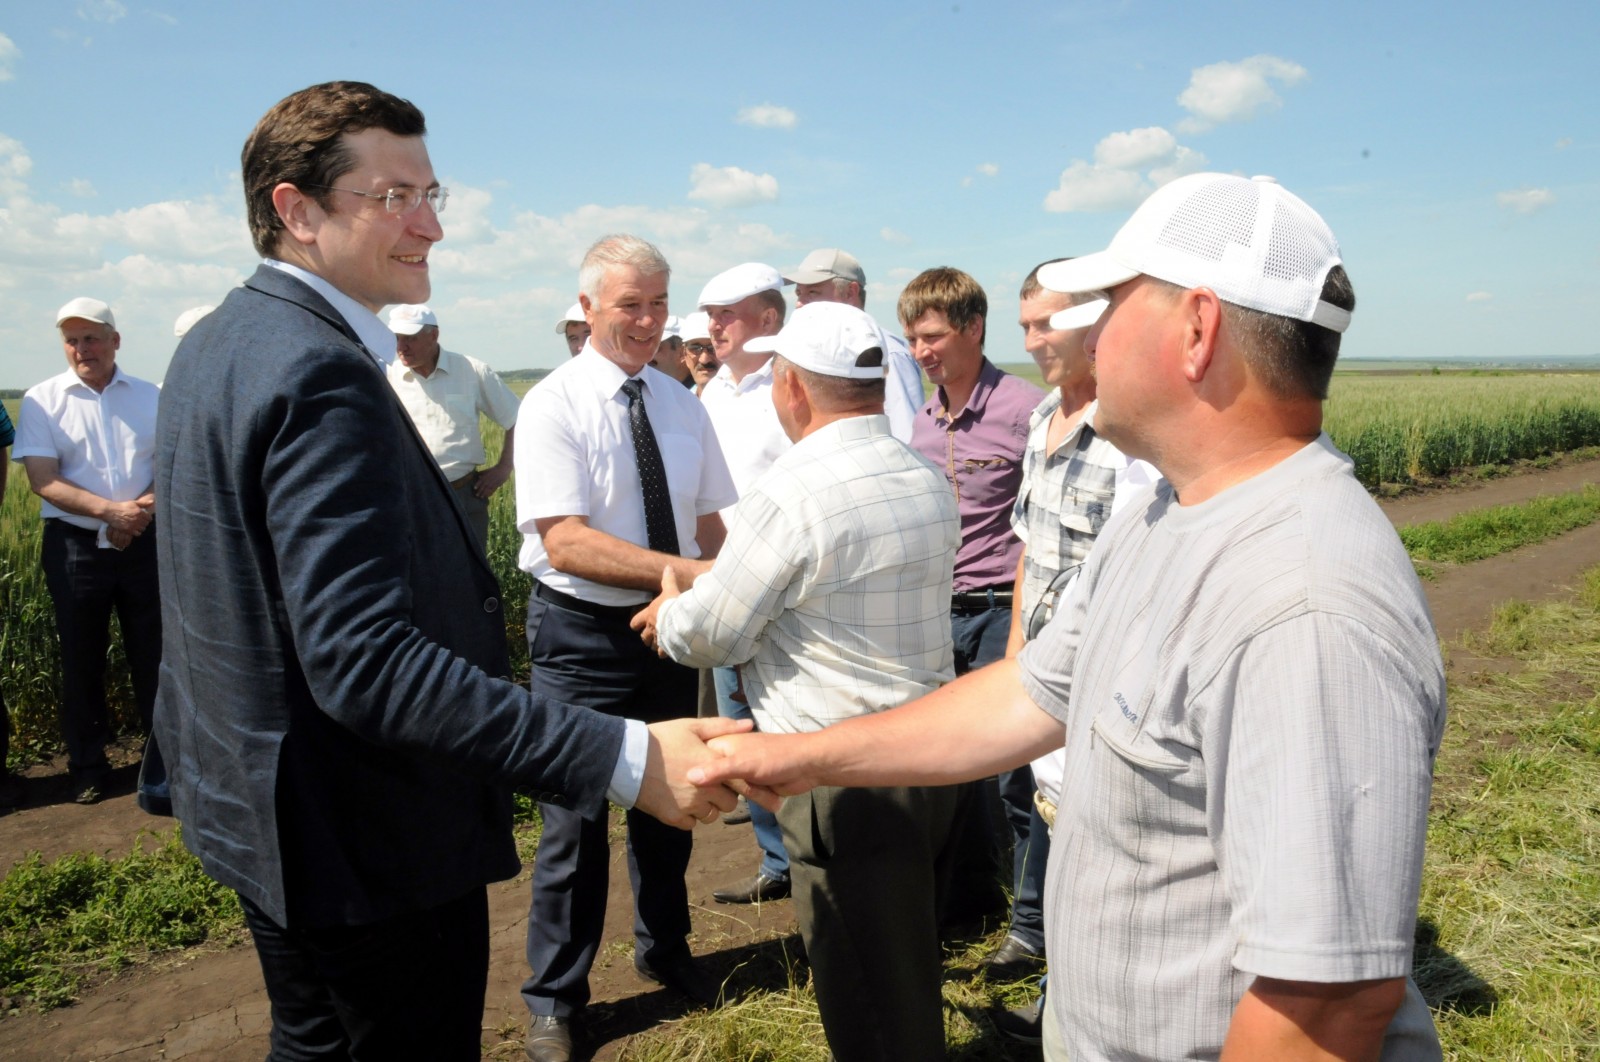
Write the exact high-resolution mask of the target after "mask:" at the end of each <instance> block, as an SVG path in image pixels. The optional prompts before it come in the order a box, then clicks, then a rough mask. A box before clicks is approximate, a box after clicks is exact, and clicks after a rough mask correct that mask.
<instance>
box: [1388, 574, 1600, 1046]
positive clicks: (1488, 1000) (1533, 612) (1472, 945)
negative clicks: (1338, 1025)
mask: <svg viewBox="0 0 1600 1062" xmlns="http://www.w3.org/2000/svg"><path fill="white" fill-rule="evenodd" d="M1468 648H1469V649H1470V650H1471V651H1472V652H1475V653H1478V654H1481V655H1483V656H1485V657H1493V658H1499V664H1500V665H1501V666H1496V667H1493V668H1475V667H1474V666H1473V665H1470V664H1469V665H1467V666H1466V667H1465V669H1464V670H1465V672H1466V673H1464V674H1460V673H1458V674H1454V675H1453V676H1452V682H1451V690H1450V716H1451V718H1450V724H1449V727H1448V730H1447V732H1446V737H1445V741H1444V747H1443V748H1442V749H1441V751H1440V754H1439V761H1438V767H1437V770H1436V772H1435V778H1436V781H1435V785H1434V799H1433V813H1432V816H1431V819H1430V824H1429V831H1428V852H1427V857H1426V863H1425V865H1424V874H1423V886H1422V904H1421V918H1422V921H1421V924H1420V926H1419V930H1418V947H1417V974H1416V975H1417V981H1418V983H1419V984H1420V985H1421V986H1422V989H1423V994H1424V995H1425V996H1427V997H1428V1000H1429V1002H1430V1003H1432V1004H1433V1005H1434V1007H1435V1009H1436V1018H1437V1020H1438V1024H1439V1032H1440V1035H1441V1037H1442V1038H1443V1040H1444V1044H1445V1057H1446V1058H1457V1059H1484V1060H1488V1059H1506V1058H1594V1057H1597V1055H1600V977H1597V976H1596V973H1595V972H1596V970H1600V696H1597V693H1600V568H1595V569H1591V570H1590V571H1589V572H1588V573H1587V574H1586V576H1585V577H1584V582H1583V585H1582V588H1581V589H1580V592H1579V593H1578V595H1577V596H1576V598H1575V599H1574V600H1571V601H1567V602H1554V603H1550V604H1545V605H1538V606H1529V605H1526V604H1520V603H1513V604H1511V605H1508V606H1505V607H1504V608H1502V609H1501V610H1500V611H1499V613H1498V615H1497V616H1496V618H1495V620H1494V623H1493V625H1492V626H1491V628H1490V629H1489V631H1488V632H1487V633H1484V634H1479V635H1476V636H1469V640H1468ZM1505 664H1509V668H1508V667H1506V666H1503V665H1505Z"/></svg>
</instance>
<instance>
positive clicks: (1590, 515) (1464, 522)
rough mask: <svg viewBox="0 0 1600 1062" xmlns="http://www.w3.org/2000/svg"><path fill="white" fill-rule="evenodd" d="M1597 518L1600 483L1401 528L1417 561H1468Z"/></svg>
mask: <svg viewBox="0 0 1600 1062" xmlns="http://www.w3.org/2000/svg"><path fill="white" fill-rule="evenodd" d="M1596 519H1600V487H1597V486H1596V485H1594V484H1592V483H1591V484H1588V485H1586V486H1584V487H1583V488H1582V489H1580V490H1575V491H1570V492H1568V493H1566V494H1554V495H1547V496H1544V497H1539V498H1534V499H1533V500H1532V501H1527V502H1523V503H1521V504H1518V505H1497V506H1494V507H1492V508H1488V509H1474V510H1472V511H1470V512H1465V513H1461V514H1459V515H1457V516H1453V517H1451V518H1450V519H1449V520H1441V521H1432V522H1429V523H1425V524H1413V525H1411V526H1409V527H1402V528H1400V541H1401V542H1402V543H1404V545H1405V547H1406V552H1408V553H1410V554H1411V556H1412V557H1413V558H1414V559H1416V560H1420V561H1437V562H1444V563H1449V564H1470V563H1472V562H1473V561H1477V560H1483V559H1485V558H1487V557H1493V556H1496V555H1498V554H1501V553H1505V552H1507V551H1509V550H1513V549H1516V548H1518V547H1519V546H1526V545H1530V544H1532V543H1534V542H1544V541H1546V540H1548V539H1552V538H1555V537H1556V536H1557V535H1560V534H1564V533H1565V532H1567V531H1571V530H1573V529H1574V528H1578V527H1584V526H1587V525H1589V524H1592V523H1594V522H1595V520H1596Z"/></svg>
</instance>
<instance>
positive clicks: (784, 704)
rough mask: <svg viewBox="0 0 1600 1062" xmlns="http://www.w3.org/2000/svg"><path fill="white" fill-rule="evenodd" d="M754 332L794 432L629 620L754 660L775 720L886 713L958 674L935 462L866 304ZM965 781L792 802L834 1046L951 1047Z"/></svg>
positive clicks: (769, 717) (851, 1055) (799, 883)
mask: <svg viewBox="0 0 1600 1062" xmlns="http://www.w3.org/2000/svg"><path fill="white" fill-rule="evenodd" d="M746 349H747V350H751V349H753V350H758V351H768V352H774V351H775V352H776V355H777V356H776V357H775V358H773V366H774V370H773V383H772V395H773V401H774V405H775V407H776V409H777V413H778V417H779V419H780V420H781V421H782V423H783V428H784V431H785V433H786V434H787V435H788V437H789V438H790V439H792V440H793V441H794V446H793V447H792V448H791V449H790V450H788V451H787V452H785V453H784V454H783V455H782V456H780V457H779V458H778V459H777V461H776V462H774V463H773V465H772V468H771V469H770V470H768V472H767V474H766V475H765V476H763V477H762V478H761V480H760V482H759V483H757V484H755V485H754V486H753V487H752V488H751V489H750V490H748V491H746V492H745V493H744V494H743V495H742V496H741V497H740V499H739V506H738V508H737V509H736V510H735V513H734V518H733V524H732V527H731V528H730V530H729V532H728V541H727V543H726V549H725V550H724V551H723V553H722V554H721V555H719V556H718V558H717V561H716V563H715V564H713V565H711V566H710V570H709V571H708V572H706V573H705V574H703V575H701V576H700V578H699V579H698V580H697V581H696V582H695V584H694V586H693V588H691V589H689V590H687V591H685V592H684V593H683V594H682V595H681V596H679V595H678V593H677V586H676V585H675V583H674V582H673V581H672V580H671V579H666V580H663V582H664V588H663V593H662V596H661V597H658V598H657V599H656V601H655V602H654V603H653V604H652V606H651V608H650V609H647V610H646V611H645V612H643V613H641V614H640V616H637V617H635V618H634V626H635V627H640V628H643V630H644V633H645V636H646V638H647V639H651V638H652V636H653V635H657V634H659V638H658V640H659V644H660V647H661V649H662V651H663V652H665V653H666V654H667V655H668V656H670V657H672V658H673V659H675V660H680V661H682V662H684V663H686V664H690V665H692V666H697V667H713V666H717V667H721V666H727V665H730V664H743V665H744V675H745V692H746V694H747V696H748V697H749V700H750V705H751V707H752V708H753V709H754V710H755V713H756V718H757V721H758V724H759V726H760V728H761V729H762V730H767V731H773V732H776V733H795V732H808V731H814V730H818V729H821V728H824V727H828V726H831V725H833V724H834V723H836V722H838V721H840V720H842V719H848V718H853V717H855V716H859V715H864V714H868V713H872V712H879V711H882V710H884V709H887V708H892V707H894V706H895V705H898V704H901V703H903V702H905V701H906V700H909V699H910V698H912V697H916V696H919V695H921V694H924V693H928V692H930V691H932V690H935V689H937V688H939V687H940V686H941V685H943V684H944V683H946V682H948V681H950V680H951V679H952V678H954V677H955V670H954V659H953V656H952V653H951V645H950V631H949V587H950V573H951V570H952V568H953V567H954V565H955V556H956V545H957V543H958V542H959V541H960V536H961V531H960V519H959V516H958V515H957V512H956V503H955V498H954V496H952V495H951V493H950V491H949V488H948V487H947V486H946V485H945V481H944V477H943V476H941V475H940V474H939V472H938V470H937V469H935V468H933V467H932V466H930V465H929V464H927V462H925V461H923V460H922V459H921V458H920V457H918V456H917V454H916V453H915V451H913V450H911V449H910V448H909V447H908V446H906V445H905V444H904V443H903V442H900V441H899V440H898V439H896V438H894V436H893V435H891V434H890V432H889V421H888V418H887V417H886V416H884V414H883V390H884V354H885V349H884V338H883V334H882V332H881V331H880V330H879V328H878V326H877V324H876V323H875V322H874V321H873V320H872V318H871V317H869V316H868V315H867V314H866V313H864V312H863V311H861V310H858V309H856V308H855V307H852V306H843V305H839V304H836V303H822V304H819V305H814V306H806V307H802V308H801V309H799V310H797V311H795V314H794V316H793V317H792V318H791V319H790V321H789V323H788V324H787V325H785V326H784V329H783V331H781V332H780V333H778V335H776V336H767V337H759V338H753V339H751V340H749V341H748V343H747V344H746ZM957 788H958V787H955V786H909V787H897V788H884V789H817V790H814V791H813V792H811V793H809V794H806V795H805V796H799V797H796V798H794V799H793V800H790V801H788V802H786V803H785V804H784V806H783V808H782V810H781V811H780V813H779V816H778V818H779V821H780V822H781V824H782V827H783V839H784V842H785V844H786V845H787V846H788V850H789V853H790V856H791V866H792V868H793V869H792V879H793V888H794V897H795V903H796V905H797V908H798V910H797V914H798V916H799V921H800V932H801V936H802V937H803V939H804V940H805V945H806V956H807V958H808V959H809V960H810V963H811V968H812V971H813V973H814V975H815V981H816V989H817V1004H818V1007H819V1009H820V1010H821V1012H822V1024H823V1028H824V1029H825V1030H826V1031H827V1034H828V1045H829V1047H831V1048H832V1050H833V1053H834V1055H835V1057H837V1058H840V1059H845V1060H857V1059H932V1058H942V1057H944V1006H943V1001H942V1000H941V998H940V994H939V985H940V982H941V980H942V978H943V969H942V965H941V958H942V956H941V952H940V948H939V922H938V916H937V911H936V908H935V902H934V897H935V894H936V893H937V891H938V889H937V882H938V880H939V878H940V877H941V875H942V873H943V872H944V871H945V870H946V869H947V866H948V860H949V858H950V856H951V853H950V852H949V851H948V850H947V845H946V839H947V837H948V835H949V830H950V826H951V823H952V821H953V819H954V816H955V812H956V807H957V803H958V799H957V792H956V790H957Z"/></svg>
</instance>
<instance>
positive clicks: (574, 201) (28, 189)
mask: <svg viewBox="0 0 1600 1062" xmlns="http://www.w3.org/2000/svg"><path fill="white" fill-rule="evenodd" d="M8 7H9V10H8V12H7V13H5V14H0V299H3V302H4V305H5V308H6V312H5V313H4V314H0V349H3V351H4V356H3V360H0V365H3V367H4V371H3V372H0V386H3V387H22V386H27V385H29V384H32V383H34V382H37V381H38V380H40V379H43V378H44V377H46V376H48V375H51V374H53V373H55V372H58V371H60V370H61V369H62V368H64V362H63V359H62V354H61V348H60V344H59V341H58V339H57V336H56V333H55V332H54V329H53V321H54V312H55V310H56V308H57V307H58V306H60V305H61V304H62V303H64V302H65V301H67V300H68V299H69V298H72V297H74V296H77V295H85V294H87V295H95V296H98V297H100V298H104V299H106V300H107V301H109V302H110V303H111V304H112V305H113V307H114V308H115V309H116V312H117V315H118V322H119V325H120V329H121V332H122V337H123V344H122V354H121V363H122V364H123V365H124V367H125V368H126V369H127V370H128V371H130V372H133V373H135V374H136V375H142V376H146V377H149V378H153V379H159V378H160V377H161V376H162V375H163V374H164V372H165V369H166V364H167V360H168V358H169V357H170V355H171V352H172V349H173V347H174V346H175V345H176V339H175V338H174V336H173V333H172V325H173V321H174V319H175V318H176V317H177V315H178V314H179V313H180V312H182V311H183V310H184V309H186V308H188V307H190V306H194V305H196V304H200V303H214V302H217V301H220V299H221V298H222V296H223V295H225V294H226V292H227V290H228V289H229V288H230V287H232V286H234V285H235V284H237V283H238V282H239V281H240V280H241V279H243V278H244V277H245V276H247V275H248V274H249V273H250V272H251V271H252V270H253V269H254V265H255V256H254V254H253V252H252V250H251V247H250V243H249V239H248V236H247V234H246V231H245V226H244V221H243V206H242V194H241V192H240V189H239V176H238V166H239V163H238V159H239V150H240V147H241V146H242V144H243V141H244V138H245V136H246V134H247V133H248V132H249V130H250V128H251V127H252V126H253V124H254V123H255V121H256V119H257V118H259V117H260V115H261V114H262V113H263V112H264V111H265V110H266V109H267V108H268V107H270V106H271V105H272V104H273V103H274V102H276V101H277V100H278V99H280V98H282V97H283V96H285V95H287V94H288V93H290V92H292V91H294V90H296V89H299V88H302V87H304V86H306V85H308V84H312V83H315V82H319V81H325V80H330V79H334V78H353V79H360V80H366V81H371V82H373V83H375V84H377V85H379V86H380V87H382V88H384V89H387V90H389V91H391V92H395V93H398V94H400V95H403V96H406V97H407V98H409V99H411V100H413V101H414V102H416V103H417V104H418V105H419V106H420V107H421V108H422V109H423V110H424V112H425V113H426V114H427V117H428V123H429V127H430V134H429V150H430V152H431V155H432V159H433V163H434V168H435V170H436V171H437V173H438V174H439V177H440V179H441V180H442V181H443V182H444V183H445V184H446V185H448V186H449V187H450V188H451V190H452V199H451V201H450V204H449V209H448V210H447V212H446V213H445V214H444V215H443V217H442V219H441V220H442V222H443V225H444V230H445V240H444V242H442V243H441V244H439V245H438V246H437V247H436V249H435V251H434V253H433V256H432V258H431V262H432V274H433V285H434V295H433V299H432V303H433V305H434V307H435V309H436V310H438V312H439V314H440V319H441V325H442V330H443V334H442V339H443V341H444V343H445V345H446V346H447V347H450V348H452V349H456V350H460V351H463V352H466V353H471V354H474V355H476V356H478V357H481V358H483V359H484V360H486V361H488V362H489V363H490V364H491V365H493V366H495V367H496V368H499V369H515V368H528V367H536V366H546V367H548V366H553V365H555V364H557V363H558V362H559V361H560V360H561V359H562V358H564V357H565V348H564V345H563V343H562V342H561V341H560V340H559V338H558V337H557V336H556V335H555V333H554V331H553V328H554V321H555V319H556V318H557V317H558V316H559V315H560V313H561V311H562V310H563V309H565V307H566V306H567V305H568V304H569V303H570V302H572V301H573V299H574V297H575V287H576V276H577V266H578V262H579V259H580V258H581V256H582V253H583V250H584V248H585V247H587V245H588V244H589V243H590V242H591V241H592V240H594V239H595V238H596V237H598V236H600V235H603V234H604V233H607V232H613V231H633V232H637V233H639V234H641V235H643V236H646V237H647V238H650V239H652V240H654V241H656V242H657V243H658V244H659V245H660V246H661V248H662V249H663V250H664V251H665V252H666V254H667V257H668V259H669V260H670V261H671V262H672V263H673V267H674V268H673V284H672V300H673V304H674V305H673V309H674V312H687V311H688V310H691V309H693V305H692V303H693V300H694V299H695V297H696V295H697V294H698V292H699V290H700V286H701V284H702V283H703V282H704V281H705V280H706V279H707V278H709V277H710V276H711V275H713V274H715V273H717V272H719V271H720V270H722V269H724V268H726V267H728V266H731V265H735V264H737V263H739V262H743V261H750V260H757V261H766V262H769V263H771V264H773V265H775V266H777V267H779V268H780V269H784V268H788V267H791V266H794V265H796V264H797V263H798V262H799V260H800V259H801V257H803V256H804V255H805V253H806V252H807V251H809V250H811V249H813V248H815V247H821V246H839V247H844V248H846V249H847V250H850V251H851V252H853V253H854V254H855V255H856V256H857V257H859V258H860V259H861V261H862V263H863V265H864V266H865V268H866V272H867V278H868V281H869V285H868V287H869V297H870V301H869V305H868V309H869V310H871V311H872V312H873V313H875V314H877V315H878V316H879V317H880V318H881V319H884V320H885V321H887V322H892V321H893V319H894V298H895V296H896V294H897V293H898V291H899V289H900V287H901V286H902V285H903V284H904V283H905V281H906V280H908V279H909V278H910V277H912V276H914V275H915V274H916V273H918V272H920V271H921V270H922V269H924V268H927V267H930V266H935V265H953V266H957V267H959V268H962V269H965V270H967V271H968V272H970V273H972V274H973V275H974V276H976V277H977V278H978V279H979V281H981V282H982V283H983V284H984V286H985V288H986V289H987V290H988V292H989V296H990V310H991V312H990V320H991V332H990V336H991V338H990V341H989V352H990V355H991V356H992V357H993V358H995V360H997V361H1002V362H1003V361H1018V360H1023V359H1024V358H1025V355H1024V354H1023V352H1022V349H1021V343H1020V332H1019V330H1018V329H1017V328H1016V326H1015V323H1014V322H1015V319H1016V318H1015V314H1016V297H1015V296H1016V288H1017V285H1018V284H1019V282H1020V280H1021V278H1022V276H1023V275H1024V274H1025V273H1026V272H1027V270H1028V269H1029V268H1030V267H1032V266H1033V265H1034V264H1035V263H1037V262H1038V261H1040V260H1042V259H1045V258H1052V257H1058V256H1061V255H1069V254H1083V253H1086V252H1089V251H1092V250H1097V249H1099V248H1100V247H1102V246H1104V244H1105V242H1106V241H1107V240H1108V239H1109V238H1110V236H1111V234H1112V233H1113V232H1115V230H1116V228H1117V226H1118V225H1119V224H1120V223H1121V222H1122V221H1123V220H1124V219H1125V218H1126V217H1127V214H1128V212H1129V211H1130V210H1131V209H1132V207H1133V206H1135V205H1136V204H1137V203H1138V201H1139V200H1140V199H1141V198H1142V197H1143V196H1144V195H1146V194H1148V192H1149V191H1150V190H1151V189H1152V188H1153V187H1155V186H1156V184H1157V183H1159V182H1161V181H1162V180H1165V179H1170V178H1171V177H1172V176H1175V175H1178V174H1181V173H1184V172H1188V171H1190V170H1194V169H1213V170H1222V171H1229V172H1238V173H1245V174H1256V173H1268V174H1272V175H1274V176H1276V177H1277V178H1278V179H1279V180H1280V181H1282V182H1283V183H1284V184H1285V185H1286V186H1287V187H1288V188H1290V189H1291V190H1292V191H1294V192H1296V193H1297V194H1299V195H1300V196H1302V197H1303V198H1304V199H1306V200H1307V201H1308V202H1310V203H1311V204H1312V205H1313V206H1314V207H1316V208H1317V209H1318V210H1319V211H1321V212H1322V214H1323V216H1324V217H1325V218H1327V220H1328V222H1329V223H1330V225H1331V226H1332V227H1333V230H1334V232H1335V234H1336V235H1337V236H1338V237H1339V239H1340V242H1341V245H1342V248H1343V252H1344V257H1345V261H1346V264H1347V267H1348V269H1349V270H1350V273H1351V276H1352V278H1353V279H1354V282H1355V286H1356V291H1357V295H1358V300H1359V307H1358V309H1357V312H1356V317H1355V323H1354V325H1353V326H1352V328H1351V331H1350V332H1349V333H1348V335H1347V338H1346V340H1345V348H1344V349H1345V353H1346V354H1347V355H1353V356H1357V357H1385V358H1399V357H1405V358H1412V357H1446V358H1457V357H1492V358H1503V357H1509V356H1519V355H1526V356H1552V355H1585V354H1593V353H1595V352H1597V351H1600V338H1597V336H1596V329H1595V327H1594V324H1593V321H1594V318H1595V316H1596V312H1595V311H1596V308H1597V307H1600V298H1597V296H1600V283H1597V282H1600V108H1597V107H1596V106H1595V104H1594V101H1595V100H1596V99H1597V98H1600V75H1597V74H1596V72H1595V71H1596V69H1597V65H1600V64H1596V62H1595V56H1596V55H1597V54H1600V32H1597V30H1600V5H1595V4H1592V3H1550V4H1523V5H1518V6H1517V7H1515V8H1513V9H1508V8H1506V7H1505V6H1504V5H1495V6H1493V7H1491V6H1489V5H1483V4H1476V3H1466V4H1455V5H1450V6H1449V7H1448V9H1446V8H1444V7H1443V6H1442V5H1440V6H1438V7H1437V8H1435V7H1434V5H1405V4H1394V3H1384V4H1369V3H1365V2H1363V0H1352V2H1350V3H1346V4H1343V5H1334V6H1332V7H1329V6H1326V5H1319V6H1316V7H1312V6H1310V5H1296V4H1284V3H1281V2H1278V3H1270V4H1251V3H1214V4H1209V5H1198V4H1161V3H1139V2H1115V0H1110V2H1102V3H1098V4H1093V5H1089V4H1079V3H1064V4H1063V3H1054V4H1050V3H985V4H981V5H980V4H977V3H973V2H972V0H966V2H962V3H954V4H952V3H949V2H946V3H926V4H924V3H883V4H870V5H869V4H860V3H837V4H836V3H831V2H820V3H812V4H782V5H780V4H769V3H749V2H746V3H719V2H707V3H702V4H698V5H678V4H652V5H644V4H640V5H625V4H615V3H609V2H604V0H601V2H592V3H589V4H587V5H583V6H581V7H580V6H577V5H567V4H561V5H554V4H547V3H541V2H534V3H528V2H524V3H517V4H510V3H499V2H490V3H480V4H474V5H463V6H462V7H460V8H457V9H454V10H452V9H450V8H448V7H446V6H445V5H441V4H438V3H430V4H414V3H409V2H399V0H394V2H389V3H384V4H363V3H347V4H335V3H327V2H320V3H306V2H301V0H287V2H277V3H273V4H270V5H236V4H223V3H202V2H196V0H150V4H149V6H146V5H145V0H65V2H59V3H51V2H45V0H34V2H30V3H27V4H14V5H8ZM1435 11H1436V12H1437V13H1435ZM1446 11H1447V12H1448V13H1446Z"/></svg>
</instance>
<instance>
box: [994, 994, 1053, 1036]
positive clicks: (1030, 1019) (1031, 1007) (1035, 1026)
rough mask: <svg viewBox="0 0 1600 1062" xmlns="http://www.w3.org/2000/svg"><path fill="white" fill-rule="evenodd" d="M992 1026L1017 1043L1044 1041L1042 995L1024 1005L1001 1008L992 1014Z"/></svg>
mask: <svg viewBox="0 0 1600 1062" xmlns="http://www.w3.org/2000/svg"><path fill="white" fill-rule="evenodd" d="M994 1027H995V1028H996V1029H999V1030H1000V1033H1001V1035H1003V1036H1007V1037H1010V1038H1011V1039H1013V1040H1016V1041H1017V1042H1019V1043H1024V1044H1042V1043H1044V997H1043V996H1040V997H1039V998H1038V999H1036V1000H1034V1001H1033V1002H1032V1003H1029V1004H1028V1005H1027V1006H1025V1007H1012V1008H1011V1009H1010V1010H1002V1011H1001V1012H1000V1013H998V1014H996V1015H995V1016H994Z"/></svg>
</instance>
